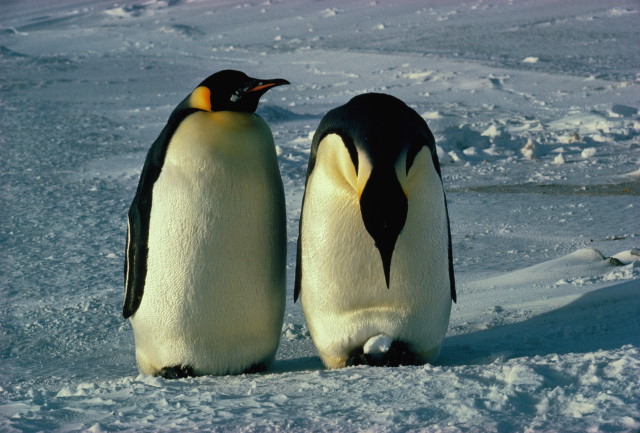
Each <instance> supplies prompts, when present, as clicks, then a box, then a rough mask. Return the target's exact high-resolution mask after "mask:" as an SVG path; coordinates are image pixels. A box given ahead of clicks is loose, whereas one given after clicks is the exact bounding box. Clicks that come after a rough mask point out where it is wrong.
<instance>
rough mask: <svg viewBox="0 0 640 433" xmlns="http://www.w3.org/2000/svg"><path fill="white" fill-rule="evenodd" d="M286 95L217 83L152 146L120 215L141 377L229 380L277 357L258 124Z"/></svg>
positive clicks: (278, 241)
mask: <svg viewBox="0 0 640 433" xmlns="http://www.w3.org/2000/svg"><path fill="white" fill-rule="evenodd" d="M283 84H289V82H288V81H286V80H283V79H272V80H271V79H270V80H261V79H255V78H251V77H248V76H247V75H245V74H244V73H242V72H239V71H233V70H224V71H220V72H217V73H215V74H213V75H211V76H210V77H208V78H207V79H205V80H204V81H203V82H202V83H200V84H199V85H198V86H197V87H196V88H195V90H194V91H193V92H191V94H189V95H188V96H187V97H186V98H185V99H184V100H183V101H182V102H181V103H180V104H179V105H178V106H177V107H176V108H175V109H174V110H173V112H172V113H171V115H170V116H169V120H168V122H167V125H166V126H165V127H164V129H163V130H162V132H161V133H160V135H159V136H158V138H157V139H156V141H155V142H154V143H153V144H152V145H151V148H150V150H149V152H148V154H147V157H146V160H145V163H144V167H143V169H142V173H141V175H140V181H139V184H138V188H137V191H136V193H135V197H134V199H133V202H132V204H131V208H130V209H129V214H128V230H127V245H126V260H125V300H124V307H123V316H124V317H125V318H128V319H129V320H130V322H131V325H132V328H133V334H134V339H135V349H136V360H137V364H138V368H139V370H140V372H141V373H143V374H152V375H156V376H163V377H165V378H179V377H185V376H197V375H226V374H237V373H243V372H250V371H259V370H262V369H265V368H266V367H267V366H268V364H269V363H270V362H271V361H272V360H273V358H274V356H275V352H276V349H277V347H278V343H279V339H280V333H281V330H282V322H283V317H284V305H285V266H286V263H285V261H286V221H285V218H286V215H285V199H284V190H283V185H282V179H281V177H280V170H279V168H278V161H277V156H276V150H275V145H274V141H273V136H272V134H271V130H270V129H269V126H267V124H266V123H265V121H264V120H263V119H262V118H260V117H259V116H257V115H256V114H254V112H255V110H256V108H257V106H258V100H259V99H260V97H261V96H262V95H263V94H264V93H265V92H266V91H267V90H269V89H272V88H273V87H275V86H280V85H283Z"/></svg>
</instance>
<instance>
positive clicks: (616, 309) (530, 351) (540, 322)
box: [437, 279, 640, 366]
mask: <svg viewBox="0 0 640 433" xmlns="http://www.w3.org/2000/svg"><path fill="white" fill-rule="evenodd" d="M463 299H464V298H463ZM462 302H464V300H463V301H462ZM638 311H640V280H639V279H637V280H631V281H626V282H623V283H620V284H616V285H613V286H609V287H605V288H602V289H599V290H595V291H593V292H590V293H586V294H584V295H582V296H581V297H579V298H578V299H576V300H575V301H573V302H571V303H570V304H568V305H565V306H563V307H560V308H558V309H556V310H552V311H549V312H547V313H544V314H541V315H538V316H535V317H532V318H530V319H528V320H525V321H522V322H518V323H511V324H506V325H497V326H494V327H491V328H489V329H485V330H481V331H475V332H470V333H467V334H461V335H455V336H451V337H448V338H446V339H445V341H444V344H443V347H442V352H441V355H440V358H439V360H438V362H437V364H438V365H442V366H458V365H474V364H475V365H482V364H489V363H492V362H494V361H496V360H500V361H506V360H509V359H513V358H518V357H531V356H536V355H540V356H544V355H550V354H567V353H588V352H593V351H597V350H611V349H616V348H619V347H621V346H624V345H625V344H634V345H639V344H640V315H639V314H638ZM498 313H499V314H500V313H503V314H508V312H506V311H503V310H499V311H498ZM499 319H500V318H498V322H499Z"/></svg>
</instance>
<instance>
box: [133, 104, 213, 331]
mask: <svg viewBox="0 0 640 433" xmlns="http://www.w3.org/2000/svg"><path fill="white" fill-rule="evenodd" d="M179 107H180V106H178V108H179ZM196 111H201V110H198V109H176V110H174V111H173V113H172V114H171V116H170V117H169V121H168V122H167V125H166V126H165V127H164V129H163V130H162V132H160V135H159V136H158V138H156V140H155V141H154V142H153V144H152V145H151V148H150V149H149V152H148V153H147V157H146V159H145V163H144V167H143V168H142V173H141V174H140V181H139V182H138V189H137V190H136V195H135V197H134V198H133V202H132V203H131V207H130V208H129V214H128V221H127V223H128V224H127V246H126V251H125V263H124V278H125V296H124V306H123V308H122V315H123V316H124V318H125V319H126V318H128V317H131V316H132V315H134V314H135V312H136V311H137V310H138V307H139V306H140V302H142V295H143V293H144V284H145V279H146V276H147V256H148V252H149V250H148V244H147V241H148V239H149V218H150V216H151V204H152V203H151V201H152V200H151V195H152V193H153V186H154V184H155V183H156V181H157V180H158V177H159V176H160V172H161V171H162V166H163V164H164V159H165V156H166V154H167V148H168V147H169V143H170V142H171V138H172V137H173V134H174V133H175V132H176V129H178V126H179V125H180V123H181V122H182V121H183V120H184V118H185V117H187V116H188V115H189V114H191V113H194V112H196Z"/></svg>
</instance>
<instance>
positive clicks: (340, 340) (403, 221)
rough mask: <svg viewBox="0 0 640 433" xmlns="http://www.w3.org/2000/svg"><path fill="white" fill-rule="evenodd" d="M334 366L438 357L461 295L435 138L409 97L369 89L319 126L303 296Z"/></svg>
mask: <svg viewBox="0 0 640 433" xmlns="http://www.w3.org/2000/svg"><path fill="white" fill-rule="evenodd" d="M299 296H301V297H302V309H303V311H304V315H305V318H306V320H307V323H308V325H309V331H310V333H311V337H312V339H313V342H314V344H315V346H316V348H317V349H318V352H319V354H320V358H321V359H322V361H323V363H324V364H325V366H327V367H328V368H340V367H344V366H348V365H357V364H370V365H408V364H422V363H425V362H432V361H434V360H435V359H436V357H437V356H438V354H439V352H440V346H441V344H442V340H443V339H444V335H445V332H446V329H447V326H448V323H449V314H450V311H451V301H452V300H453V301H455V300H456V291H455V283H454V277H453V263H452V253H451V234H450V229H449V217H448V212H447V204H446V200H445V194H444V190H443V188H442V179H441V175H440V165H439V163H438V157H437V154H436V149H435V141H434V138H433V135H432V134H431V131H430V130H429V128H428V126H427V124H426V122H425V121H424V120H423V119H422V118H421V117H420V116H419V115H418V114H417V113H416V112H415V111H414V110H412V109H411V108H409V107H408V106H407V105H406V104H404V103H403V102H402V101H400V100H399V99H397V98H395V97H393V96H390V95H385V94H378V93H369V94H364V95H359V96H356V97H354V98H353V99H351V101H349V102H348V103H347V104H345V105H343V106H341V107H338V108H335V109H333V110H331V111H329V112H328V113H327V114H326V115H325V116H324V118H323V119H322V121H321V122H320V126H319V127H318V129H317V131H316V132H315V135H314V137H313V143H312V147H311V156H310V158H309V166H308V169H307V181H306V189H305V193H304V198H303V204H302V211H301V217H300V234H299V238H298V257H297V267H296V281H295V288H294V301H296V300H297V299H298V297H299Z"/></svg>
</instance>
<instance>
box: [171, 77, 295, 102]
mask: <svg viewBox="0 0 640 433" xmlns="http://www.w3.org/2000/svg"><path fill="white" fill-rule="evenodd" d="M283 84H289V82H288V81H287V80H283V79H282V78H276V79H267V80H262V79H258V78H251V77H249V76H247V75H246V74H245V73H243V72H240V71H234V70H231V69H226V70H223V71H220V72H216V73H215V74H213V75H210V76H209V77H207V78H206V79H205V80H204V81H202V83H200V84H199V85H198V87H196V89H195V90H194V91H193V92H192V93H191V94H190V95H189V96H187V98H186V99H185V100H184V101H182V103H181V104H180V105H179V106H178V108H198V109H201V110H205V111H237V112H243V113H253V112H255V111H256V108H258V101H259V100H260V97H261V96H262V95H264V94H265V93H266V92H267V90H269V89H271V88H273V87H276V86H281V85H283Z"/></svg>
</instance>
